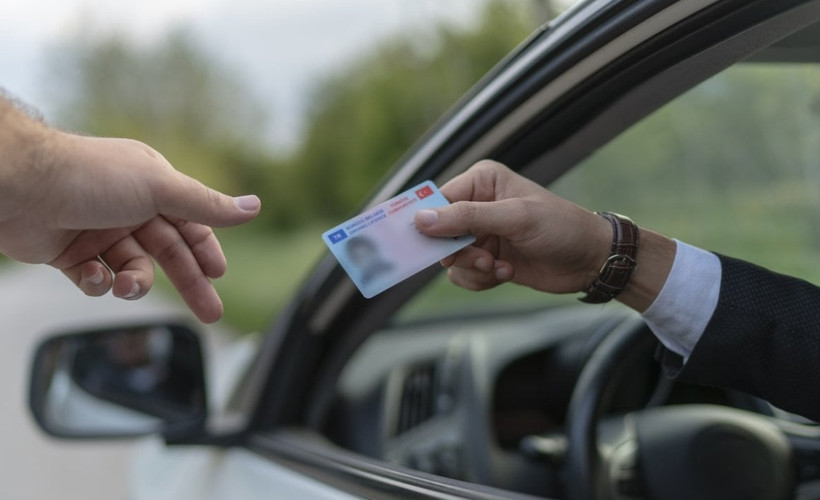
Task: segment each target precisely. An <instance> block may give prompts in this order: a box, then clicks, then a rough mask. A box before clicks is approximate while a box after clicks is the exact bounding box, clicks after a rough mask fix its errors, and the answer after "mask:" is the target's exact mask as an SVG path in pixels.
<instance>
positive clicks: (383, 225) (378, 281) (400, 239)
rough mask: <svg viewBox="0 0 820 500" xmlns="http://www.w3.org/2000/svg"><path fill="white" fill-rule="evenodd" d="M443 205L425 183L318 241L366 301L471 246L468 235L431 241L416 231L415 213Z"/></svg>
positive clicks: (471, 238) (433, 188)
mask: <svg viewBox="0 0 820 500" xmlns="http://www.w3.org/2000/svg"><path fill="white" fill-rule="evenodd" d="M448 204H449V202H448V201H447V199H446V198H445V197H444V195H442V194H441V193H440V192H439V190H438V188H437V187H436V185H435V184H433V182H432V181H427V182H424V183H422V184H419V185H418V186H416V187H414V188H413V189H410V190H409V191H405V192H404V193H402V194H400V195H398V196H396V197H395V198H392V199H390V200H387V201H385V202H384V203H381V204H379V205H377V206H375V207H373V208H371V209H370V210H368V211H367V212H364V213H363V214H361V215H358V216H356V217H354V218H352V219H350V220H349V221H347V222H345V223H343V224H340V225H338V226H336V227H334V228H333V229H331V230H329V231H326V232H325V233H324V234H323V235H322V239H323V240H324V241H325V243H326V244H327V246H328V248H330V251H331V252H333V255H334V256H336V259H338V261H339V263H340V264H341V265H342V267H343V268H344V270H345V271H346V272H347V274H348V275H349V276H350V278H351V279H352V280H353V282H354V283H355V284H356V286H357V287H358V288H359V291H361V292H362V295H364V296H365V297H366V298H368V299H369V298H371V297H373V296H375V295H378V294H379V293H381V292H383V291H385V290H387V289H388V288H390V287H392V286H393V285H396V284H398V283H400V282H401V281H403V280H405V279H407V278H409V277H410V276H412V275H414V274H416V273H418V272H419V271H422V270H424V269H426V268H428V267H430V266H431V265H433V264H435V263H436V262H438V261H440V260H441V259H443V258H444V257H447V256H448V255H451V254H453V253H455V252H457V251H459V250H461V249H462V248H464V247H466V246H468V245H470V244H472V243H473V242H474V241H475V236H472V235H464V236H459V237H456V238H433V237H430V236H427V235H424V234H422V233H420V232H419V231H418V230H417V229H416V226H415V223H414V222H413V218H414V216H415V215H416V212H418V211H419V210H422V209H426V208H437V207H443V206H445V205H448Z"/></svg>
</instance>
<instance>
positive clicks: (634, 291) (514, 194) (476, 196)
mask: <svg viewBox="0 0 820 500" xmlns="http://www.w3.org/2000/svg"><path fill="white" fill-rule="evenodd" d="M441 192H442V193H443V194H444V196H446V197H447V199H448V200H450V201H451V202H452V204H451V205H448V206H446V207H441V208H438V209H435V210H420V211H419V212H418V213H417V214H416V219H415V223H416V227H417V228H418V229H419V230H420V231H421V232H423V233H426V234H428V235H430V236H442V237H443V236H460V235H463V234H473V235H475V236H476V242H475V243H474V244H473V245H471V246H469V247H467V248H464V249H462V250H461V251H459V252H458V253H456V254H454V255H451V256H450V257H448V258H446V259H444V260H443V261H442V264H443V265H444V266H445V267H447V268H449V269H448V275H449V277H450V280H451V281H452V282H453V283H455V284H456V285H459V286H462V287H464V288H467V289H470V290H485V289H487V288H492V287H494V286H497V285H499V284H501V283H504V282H507V281H512V282H515V283H519V284H521V285H526V286H529V287H532V288H535V289H536V290H541V291H544V292H551V293H573V292H581V291H586V290H588V289H589V287H590V285H591V284H592V283H593V282H594V281H595V279H596V278H597V276H598V273H599V272H600V270H601V267H602V266H603V264H604V262H606V260H607V258H608V257H609V253H610V249H611V246H612V238H613V234H612V226H611V224H610V223H609V222H608V221H607V220H606V219H604V218H603V217H599V216H597V215H595V214H594V213H593V212H590V211H589V210H586V209H585V208H582V207H580V206H578V205H576V204H574V203H572V202H570V201H567V200H565V199H563V198H561V197H559V196H556V195H555V194H553V193H551V192H549V191H548V190H546V189H544V188H543V187H541V186H539V185H538V184H536V183H534V182H532V181H529V180H527V179H525V178H524V177H521V176H520V175H518V174H516V173H514V172H513V171H511V170H510V169H508V168H507V167H505V166H503V165H501V164H499V163H495V162H492V161H482V162H479V163H477V164H476V165H474V166H473V167H472V168H470V169H469V170H467V171H466V172H464V173H463V174H461V175H459V176H458V177H456V178H454V179H453V180H451V181H450V182H448V183H447V184H445V185H444V186H442V188H441ZM675 252H676V244H675V242H674V241H673V240H671V239H669V238H667V237H665V236H663V235H660V234H658V233H655V232H653V231H650V230H647V229H644V228H641V245H640V247H639V248H638V256H637V259H636V260H637V262H638V265H637V267H636V269H635V271H634V272H633V273H632V278H631V279H630V283H629V285H628V286H627V288H626V290H624V292H623V293H621V294H620V295H619V296H618V300H619V301H621V302H623V303H624V304H626V305H628V306H630V307H632V308H634V309H636V310H638V311H644V310H645V309H646V308H647V307H649V305H650V304H652V302H653V301H654V300H655V298H656V297H657V295H658V294H659V293H660V291H661V289H662V288H663V285H664V283H665V282H666V277H667V276H668V275H669V271H670V269H671V268H672V263H673V262H674V260H675Z"/></svg>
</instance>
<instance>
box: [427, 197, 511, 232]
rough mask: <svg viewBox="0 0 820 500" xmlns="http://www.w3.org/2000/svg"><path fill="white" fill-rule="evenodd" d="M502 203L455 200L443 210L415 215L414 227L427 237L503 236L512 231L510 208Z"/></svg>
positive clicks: (438, 209) (437, 209) (505, 201)
mask: <svg viewBox="0 0 820 500" xmlns="http://www.w3.org/2000/svg"><path fill="white" fill-rule="evenodd" d="M508 201H509V200H504V201H458V202H455V203H453V204H451V205H447V206H445V207H440V208H436V209H431V210H419V211H418V212H416V216H415V224H416V228H417V229H418V230H419V231H421V232H422V233H424V234H427V235H428V236H442V237H445V236H447V237H453V236H461V235H464V234H474V235H480V234H491V235H498V236H506V235H507V234H508V233H510V232H511V231H512V230H513V227H512V224H511V223H512V222H514V221H515V218H514V217H511V215H512V214H511V213H510V207H509V206H508V205H509V204H508V203H507V202H508Z"/></svg>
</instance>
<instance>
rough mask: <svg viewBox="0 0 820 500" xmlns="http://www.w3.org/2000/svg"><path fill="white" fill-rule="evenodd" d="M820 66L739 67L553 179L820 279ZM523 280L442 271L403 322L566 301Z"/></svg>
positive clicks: (596, 204) (691, 238) (646, 219)
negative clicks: (474, 278) (475, 287)
mask: <svg viewBox="0 0 820 500" xmlns="http://www.w3.org/2000/svg"><path fill="white" fill-rule="evenodd" d="M818 163H820V67H818V65H814V64H774V63H768V64H764V63H746V64H740V65H736V66H734V67H732V68H729V69H727V70H726V71H724V72H722V73H720V74H719V75H717V76H715V77H713V78H711V79H709V80H707V81H705V82H704V83H702V84H700V85H699V86H697V87H696V88H694V89H692V90H691V91H689V92H687V93H686V94H684V95H682V96H681V97H679V98H677V99H676V100H674V101H672V102H671V103H670V104H668V105H667V106H665V107H664V108H662V109H660V110H659V111H657V112H656V113H654V114H652V115H651V116H650V117H648V118H646V119H645V120H643V121H642V122H641V123H639V124H637V125H636V126H634V127H632V128H631V129H629V130H628V131H626V132H625V133H624V134H622V135H621V136H619V137H618V138H617V139H615V140H614V141H612V142H611V143H609V144H608V145H606V146H604V147H603V148H601V149H600V150H598V151H597V152H596V153H595V154H594V155H592V156H591V157H589V158H588V159H587V160H586V161H585V162H583V163H582V164H581V165H579V166H577V167H576V168H574V169H572V170H571V171H570V172H568V173H567V174H566V175H564V176H563V177H562V178H560V179H559V180H558V181H557V182H555V183H554V184H553V185H552V186H551V187H550V188H551V189H552V190H553V191H555V192H556V193H558V194H560V195H561V196H564V197H566V198H568V199H570V200H573V201H575V202H577V203H579V204H581V205H583V206H586V207H588V208H590V209H592V210H607V211H614V212H618V213H623V214H626V215H629V216H630V217H632V218H633V219H634V220H635V221H636V222H637V223H638V224H640V225H641V226H644V227H649V228H653V229H656V230H658V231H660V232H663V233H665V234H668V235H670V236H672V237H675V238H679V239H681V240H684V241H687V242H689V243H691V244H694V245H697V246H700V247H702V248H706V249H708V250H712V251H716V252H720V253H725V254H728V255H732V256H735V257H739V258H743V259H745V260H749V261H751V262H754V263H757V264H760V265H763V266H765V267H769V268H770V269H773V270H776V271H779V272H784V273H788V274H792V275H795V276H799V277H802V278H804V279H807V280H809V281H814V282H820V265H818V264H817V262H816V256H817V250H818V247H820V168H818V167H820V166H819V165H818ZM571 300H574V297H573V296H562V297H555V296H548V295H546V294H541V293H538V292H534V291H532V290H528V289H524V288H522V287H519V286H515V285H504V286H501V287H499V288H498V289H496V290H494V291H492V292H482V293H474V292H467V291H463V290H460V289H457V288H456V287H455V286H452V285H450V284H449V283H447V281H446V276H444V275H442V276H441V277H440V278H438V280H437V281H436V282H435V283H434V284H433V285H432V286H430V287H429V288H428V290H426V291H425V292H423V293H421V294H419V296H418V297H417V298H416V299H414V300H413V301H411V302H410V303H409V304H408V305H407V306H406V307H405V308H404V310H403V311H402V312H401V314H400V315H399V320H400V321H401V320H407V319H415V318H419V317H422V316H431V315H437V314H443V313H446V312H454V311H458V312H461V313H465V312H469V311H470V310H486V309H487V308H512V307H522V306H526V305H535V304H549V303H566V302H567V301H571Z"/></svg>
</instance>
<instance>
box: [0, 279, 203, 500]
mask: <svg viewBox="0 0 820 500" xmlns="http://www.w3.org/2000/svg"><path fill="white" fill-rule="evenodd" d="M181 316H182V317H186V318H187V317H188V316H187V314H186V313H185V312H184V309H183V308H182V307H181V306H180V305H179V303H178V302H177V301H174V300H167V296H166V300H163V295H162V294H161V293H158V291H156V290H155V291H152V292H151V293H150V294H148V296H147V297H145V298H144V299H142V300H139V301H136V302H127V301H124V300H119V299H115V298H113V297H110V296H109V297H102V298H89V297H85V296H84V295H83V294H82V293H80V292H79V291H78V290H77V289H76V288H75V287H74V285H72V284H71V283H70V282H69V281H68V280H67V279H66V278H65V277H63V276H62V274H60V273H59V272H58V271H56V270H54V269H52V268H49V267H46V266H27V265H18V264H7V265H3V266H2V267H0V394H1V395H2V397H3V404H2V410H0V411H2V414H1V415H0V421H2V425H0V446H2V452H0V453H1V454H0V498H2V499H4V500H29V499H31V500H35V499H36V500H44V499H57V498H59V499H60V500H74V499H76V500H81V499H82V500H95V499H105V500H109V499H111V500H116V499H125V498H127V497H126V493H125V492H126V484H127V480H128V463H129V452H130V450H131V447H132V446H133V444H131V443H129V442H96V441H95V442H78V441H58V440H55V439H52V438H48V437H47V436H45V435H43V434H42V433H41V432H40V431H39V430H38V429H37V428H36V427H35V425H34V423H33V420H32V419H31V417H30V416H29V413H28V409H27V403H26V391H27V384H28V370H29V363H30V357H31V355H32V352H33V351H34V347H35V345H36V344H37V342H38V341H39V340H40V339H42V338H44V337H45V336H47V335H49V334H52V333H59V332H67V331H71V330H76V329H80V330H82V329H88V328H90V327H91V326H93V325H106V324H107V325H112V324H117V323H128V322H133V321H138V320H140V319H143V320H145V319H149V318H150V319H151V320H154V319H156V318H159V317H167V318H179V317H181Z"/></svg>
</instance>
